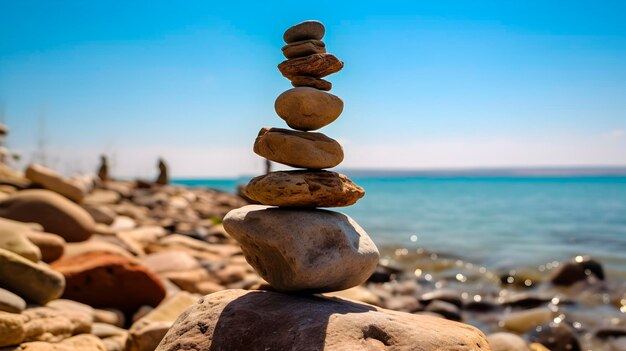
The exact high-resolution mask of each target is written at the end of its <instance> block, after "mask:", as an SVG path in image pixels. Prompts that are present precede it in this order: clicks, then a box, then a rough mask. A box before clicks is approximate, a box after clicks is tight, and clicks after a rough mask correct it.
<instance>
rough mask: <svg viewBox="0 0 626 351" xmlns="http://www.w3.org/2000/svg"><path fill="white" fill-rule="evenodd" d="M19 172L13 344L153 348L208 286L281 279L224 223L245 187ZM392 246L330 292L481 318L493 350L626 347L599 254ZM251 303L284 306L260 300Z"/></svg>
mask: <svg viewBox="0 0 626 351" xmlns="http://www.w3.org/2000/svg"><path fill="white" fill-rule="evenodd" d="M47 172H48V173H51V172H50V171H47ZM43 183H46V182H45V181H44V182H43ZM22 184H29V185H28V186H26V187H23V186H16V185H8V184H7V182H4V185H2V186H0V197H2V200H1V201H0V215H1V216H2V218H0V233H2V234H0V260H1V261H2V264H0V287H1V288H0V347H2V348H0V349H1V350H3V351H4V350H74V349H81V350H108V351H114V350H154V348H156V345H157V344H158V343H159V342H160V341H161V339H162V338H163V336H164V335H165V334H166V333H167V332H168V331H169V330H170V328H171V327H172V325H173V323H174V321H175V320H176V319H177V318H178V316H179V315H180V314H181V313H183V311H185V310H186V309H187V308H188V307H189V306H192V305H194V304H195V303H196V301H198V300H199V299H200V298H201V297H202V296H204V295H207V294H212V293H220V294H222V295H219V296H222V297H221V298H222V299H226V300H225V301H227V300H229V299H230V300H232V299H234V298H235V297H237V296H240V295H241V294H243V292H245V291H246V290H256V291H269V292H268V294H269V293H270V292H271V290H272V288H271V287H270V286H269V285H268V284H267V283H266V282H265V281H264V280H263V279H262V278H261V277H259V276H258V275H257V274H256V273H255V271H254V269H253V268H252V267H251V266H249V264H248V263H247V262H246V260H245V258H244V256H243V254H242V252H241V249H240V247H239V246H238V245H237V244H236V242H235V241H234V240H233V239H232V238H231V237H230V236H229V235H228V234H227V233H226V232H225V230H224V228H223V226H222V225H221V219H222V218H223V217H224V215H225V214H226V213H227V212H229V211H230V210H231V209H235V208H239V207H241V206H244V205H247V202H246V201H245V200H244V199H243V198H241V197H239V196H237V195H234V194H229V193H225V192H221V191H216V190H211V189H204V188H186V187H181V186H171V185H166V186H152V187H150V188H141V187H137V184H135V183H133V182H116V181H108V182H106V183H97V184H96V186H95V187H93V188H92V189H89V190H88V191H87V190H85V191H84V197H83V200H82V202H81V203H80V204H77V203H74V202H72V201H70V200H68V199H67V198H65V197H63V196H61V195H59V194H58V193H57V192H56V191H55V190H56V189H55V187H50V186H48V189H32V188H42V187H45V185H42V184H41V183H40V184H37V183H34V182H32V183H30V181H29V180H28V179H23V182H22ZM62 216H66V217H63V218H64V220H63V221H62V222H63V225H60V226H59V225H58V223H57V219H58V218H61V217H62ZM11 218H13V219H11ZM15 219H17V220H15ZM85 226H87V227H89V226H93V227H92V230H91V231H89V230H87V231H82V229H86V228H85ZM381 256H382V259H381V261H380V263H379V264H378V267H377V269H376V272H375V273H374V274H373V275H372V276H371V277H369V279H368V281H367V282H366V283H365V284H363V285H359V286H357V287H354V288H351V289H348V290H344V291H339V292H333V293H326V294H324V295H325V296H327V297H329V298H330V300H328V301H329V302H327V303H332V298H333V297H340V298H342V299H350V300H354V301H361V302H364V303H367V304H369V305H372V306H377V307H372V308H385V309H388V310H395V311H400V312H404V313H410V314H415V315H429V316H436V317H438V318H445V319H449V320H453V321H462V322H464V323H468V324H471V325H474V326H477V327H478V328H480V329H481V330H482V331H483V332H484V333H485V334H486V335H487V337H488V340H490V342H491V346H492V349H494V350H527V349H528V347H530V346H528V345H531V344H532V345H534V346H533V347H534V350H542V349H541V348H539V346H537V344H538V343H540V344H543V345H545V346H546V347H547V348H548V349H549V350H553V351H559V350H600V351H603V350H607V351H609V350H611V351H613V350H624V343H625V341H624V340H626V319H625V318H624V313H623V312H622V311H624V310H626V308H624V305H625V304H626V287H625V286H624V284H623V282H621V281H616V280H614V279H613V277H612V276H610V275H606V276H605V274H604V272H603V271H602V267H601V265H599V264H598V263H597V262H595V261H593V260H589V259H587V258H584V257H579V258H577V259H576V258H575V259H573V260H572V261H571V262H563V263H554V264H550V265H549V266H548V267H543V268H544V269H545V270H544V271H543V272H541V271H540V270H539V269H536V270H532V269H525V268H519V269H517V270H511V271H510V272H492V271H489V270H487V269H486V268H485V267H480V266H479V265H474V264H473V263H471V262H466V261H463V260H462V259H460V258H458V257H452V256H446V255H442V254H437V253H433V252H428V251H426V250H423V249H419V250H414V251H412V252H409V251H408V250H407V249H404V248H393V249H392V248H381ZM46 262H47V263H46ZM577 267H578V268H582V270H581V269H578V268H577ZM540 268H541V267H540ZM227 289H235V290H233V292H231V293H228V292H224V291H226V290H227ZM224 294H226V295H224ZM318 296H320V297H317V298H318V299H322V297H321V296H322V295H318ZM273 298H274V297H272V295H267V297H263V299H269V300H268V301H272V299H273ZM311 298H313V297H311ZM297 299H305V300H306V299H307V297H302V296H301V297H297V296H294V303H296V302H295V301H296V300H297ZM205 302H206V300H205ZM298 303H306V301H304V302H302V301H300V302H298ZM359 306H364V305H359ZM359 306H355V307H354V308H357V309H359V308H362V307H359ZM223 307H224V306H223ZM195 308H199V307H195ZM220 308H222V307H220ZM220 308H218V309H217V311H222V312H223V309H220ZM246 308H247V309H250V312H249V313H252V312H254V313H256V314H261V315H264V313H268V316H269V315H272V316H274V317H275V318H278V319H281V318H284V315H281V314H271V313H269V312H268V311H264V308H263V307H262V306H261V305H258V304H256V302H255V304H253V305H248V306H247V307H246ZM620 309H621V311H620ZM244 310H245V309H244ZM190 313H191V312H190ZM215 313H218V312H215ZM320 313H321V312H320ZM204 317H207V316H206V315H204ZM310 318H314V316H310ZM269 322H271V321H269ZM275 322H276V321H275ZM341 325H342V324H337V328H338V330H342V329H341V328H342V327H341ZM344 327H345V326H344ZM518 335H519V336H520V337H521V339H520V338H519V337H518ZM276 337H278V336H276ZM503 345H504V346H503ZM515 345H517V346H515ZM522 345H523V346H522ZM568 345H570V346H568ZM379 346H380V345H379ZM384 347H387V346H384ZM384 347H383V346H381V348H382V349H384ZM524 347H526V348H524ZM388 348H389V349H393V348H392V347H388Z"/></svg>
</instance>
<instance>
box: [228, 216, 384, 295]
mask: <svg viewBox="0 0 626 351" xmlns="http://www.w3.org/2000/svg"><path fill="white" fill-rule="evenodd" d="M224 228H225V229H226V230H227V231H228V233H229V234H230V235H231V236H232V237H233V238H235V239H236V240H237V241H238V242H239V244H240V245H241V249H242V251H243V253H244V255H245V257H246V260H247V261H248V263H250V265H251V266H252V267H254V269H255V270H256V271H257V273H259V275H261V277H263V278H264V279H265V280H267V282H269V283H270V285H272V287H273V288H274V289H276V290H278V291H307V292H328V291H338V290H345V289H349V288H351V287H353V286H356V285H359V284H361V283H363V282H365V281H366V280H367V278H369V276H370V275H372V273H373V272H374V270H375V269H376V265H377V264H378V259H379V254H378V250H377V249H376V246H375V245H374V243H373V242H372V240H371V239H370V237H369V236H368V235H367V233H366V232H365V231H364V230H363V228H361V227H360V226H359V225H358V224H357V223H356V222H355V221H354V220H353V219H352V218H350V217H348V216H346V215H345V214H342V213H339V212H333V211H325V210H315V209H309V210H303V209H288V208H275V207H266V206H257V205H250V206H245V207H242V208H240V209H236V210H232V211H230V212H229V213H228V214H227V215H226V217H224Z"/></svg>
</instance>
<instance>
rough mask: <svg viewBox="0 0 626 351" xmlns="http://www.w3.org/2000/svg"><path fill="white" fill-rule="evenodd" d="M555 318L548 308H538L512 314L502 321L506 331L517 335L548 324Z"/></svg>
mask: <svg viewBox="0 0 626 351" xmlns="http://www.w3.org/2000/svg"><path fill="white" fill-rule="evenodd" d="M552 318H553V312H552V311H551V310H550V309H549V308H547V307H538V308H533V309H530V310H523V311H517V312H511V313H509V314H508V315H506V316H504V317H503V318H502V320H501V321H500V322H501V324H502V326H503V327H504V328H505V329H508V330H510V331H514V332H517V333H525V332H527V331H528V330H530V329H533V328H534V327H536V326H538V325H541V324H544V323H548V322H550V321H551V320H552Z"/></svg>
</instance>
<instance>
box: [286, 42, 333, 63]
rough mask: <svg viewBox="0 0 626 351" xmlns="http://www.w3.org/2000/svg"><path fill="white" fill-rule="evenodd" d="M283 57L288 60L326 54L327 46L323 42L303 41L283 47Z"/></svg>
mask: <svg viewBox="0 0 626 351" xmlns="http://www.w3.org/2000/svg"><path fill="white" fill-rule="evenodd" d="M282 50H283V55H285V57H286V58H288V59H291V58H296V57H303V56H308V55H313V54H324V53H326V44H324V42H323V41H321V40H313V39H310V40H302V41H297V42H294V43H291V44H287V45H285V46H283V48H282Z"/></svg>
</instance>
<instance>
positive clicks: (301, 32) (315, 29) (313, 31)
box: [283, 21, 326, 43]
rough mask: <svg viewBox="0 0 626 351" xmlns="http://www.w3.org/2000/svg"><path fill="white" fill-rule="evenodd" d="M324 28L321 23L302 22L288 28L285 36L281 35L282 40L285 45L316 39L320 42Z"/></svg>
mask: <svg viewBox="0 0 626 351" xmlns="http://www.w3.org/2000/svg"><path fill="white" fill-rule="evenodd" d="M325 32H326V28H324V25H323V24H322V22H319V21H304V22H301V23H298V24H296V25H295V26H292V27H289V28H288V29H287V30H286V31H285V34H283V40H284V41H285V43H293V42H296V41H301V40H307V39H316V40H321V39H322V38H323V37H324V34H325Z"/></svg>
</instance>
